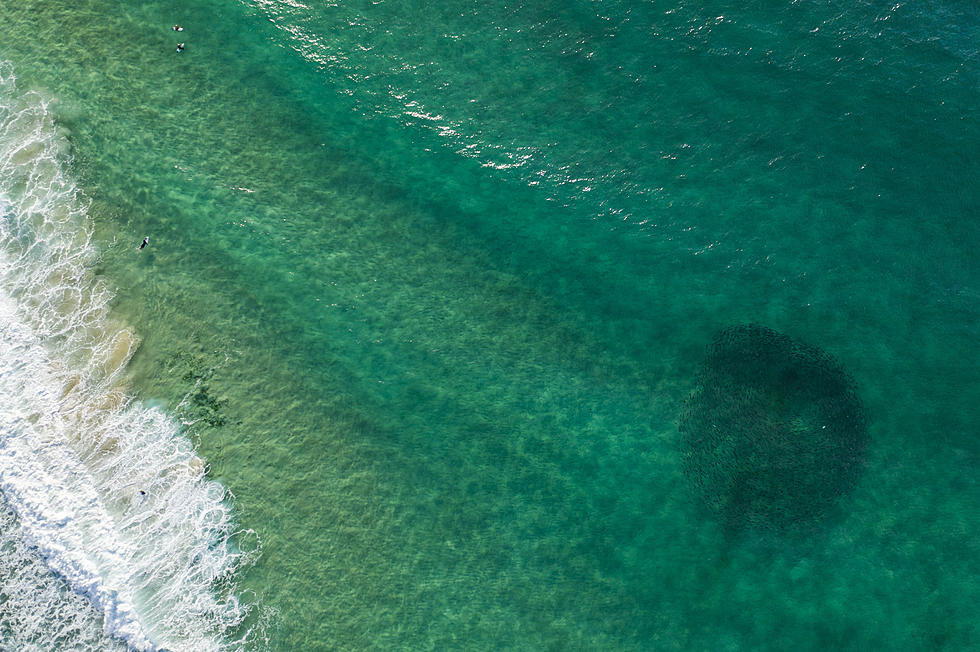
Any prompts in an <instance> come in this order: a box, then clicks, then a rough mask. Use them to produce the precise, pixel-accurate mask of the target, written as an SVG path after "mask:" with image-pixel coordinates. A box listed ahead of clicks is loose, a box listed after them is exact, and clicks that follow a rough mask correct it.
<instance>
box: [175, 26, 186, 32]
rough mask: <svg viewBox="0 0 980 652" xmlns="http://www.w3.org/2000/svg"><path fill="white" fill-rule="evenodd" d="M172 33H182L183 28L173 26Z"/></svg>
mask: <svg viewBox="0 0 980 652" xmlns="http://www.w3.org/2000/svg"><path fill="white" fill-rule="evenodd" d="M174 31H175V32H183V31H184V28H183V27H181V26H180V25H174Z"/></svg>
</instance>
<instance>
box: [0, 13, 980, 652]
mask: <svg viewBox="0 0 980 652" xmlns="http://www.w3.org/2000/svg"><path fill="white" fill-rule="evenodd" d="M416 5H417V6H416ZM0 16H2V17H3V19H4V20H3V21H0V25H2V26H0V35H3V36H4V37H6V38H5V39H4V41H5V42H8V43H10V42H17V43H18V47H16V48H12V47H11V48H6V49H0V57H2V58H4V59H6V60H9V61H10V62H11V64H12V66H11V68H10V70H11V74H13V75H15V76H16V79H17V83H16V85H17V93H20V95H16V96H13V95H12V96H11V97H12V98H13V99H9V101H10V102H13V101H15V100H16V101H22V100H20V99H17V98H21V97H24V96H25V94H27V93H28V92H29V91H31V90H35V91H37V92H38V93H40V96H41V97H43V98H47V99H46V100H45V101H50V107H51V109H50V112H51V115H53V119H54V125H56V127H53V128H56V129H57V130H60V131H58V133H60V134H62V136H63V138H64V142H65V143H66V144H67V145H66V146H65V149H66V151H65V152H64V153H63V154H62V155H61V160H62V161H63V163H64V167H65V170H66V174H67V175H68V177H69V179H70V181H71V183H77V185H78V188H80V190H81V191H82V193H84V202H82V203H81V204H79V205H80V206H84V211H82V213H83V214H84V220H82V221H83V222H84V224H90V225H91V226H90V227H84V226H83V227H79V226H78V225H77V224H68V225H61V224H60V223H59V226H58V230H57V231H56V233H57V234H58V235H57V237H58V238H61V239H60V240H58V241H59V242H62V241H65V240H64V239H67V241H68V242H72V241H73V240H72V239H73V238H74V237H75V236H74V235H73V234H75V233H79V232H82V231H84V228H91V229H92V241H91V248H92V251H91V254H90V255H88V257H87V258H85V260H84V261H81V262H80V267H81V268H82V269H84V270H85V271H84V274H85V275H87V276H86V278H89V277H91V279H93V280H92V283H95V284H97V286H98V287H102V286H103V284H104V287H105V288H106V291H107V292H108V293H110V294H111V296H112V299H111V307H110V308H109V309H110V312H111V314H109V315H108V316H107V317H106V319H111V320H113V323H119V324H122V325H121V326H119V328H125V329H127V330H126V331H125V332H127V333H131V334H132V337H133V338H134V339H133V341H134V342H135V341H136V339H135V338H138V339H139V341H140V344H139V348H138V350H137V351H136V353H135V355H134V356H133V357H132V359H131V360H129V362H128V363H127V364H126V367H125V370H124V372H122V374H123V376H124V377H125V378H124V380H123V379H122V377H120V380H119V382H120V383H121V384H122V385H124V389H125V391H126V392H127V394H126V395H127V396H134V397H135V398H136V401H135V403H133V405H134V409H140V410H148V412H147V413H148V414H153V415H154V417H153V418H154V419H159V420H161V421H160V423H164V422H167V423H173V424H182V426H183V433H182V434H178V433H172V434H168V435H167V437H176V438H181V437H188V438H189V441H190V442H192V443H193V444H194V447H195V451H194V452H186V454H188V455H195V456H198V457H200V459H202V460H206V462H207V464H208V465H209V466H208V475H207V478H208V481H219V482H220V483H221V485H223V486H224V487H226V488H227V489H228V490H230V492H231V494H232V496H231V497H229V498H228V499H226V500H224V501H222V502H220V504H221V505H222V509H225V508H227V507H229V506H230V507H232V508H233V510H234V512H235V514H234V519H235V525H234V526H233V525H231V524H228V525H227V526H225V527H228V528H237V529H238V530H242V531H254V533H255V539H254V540H253V539H252V537H251V536H250V535H249V536H248V537H247V540H246V541H245V542H244V545H245V546H246V548H247V549H248V550H251V549H252V548H253V547H254V546H256V545H258V544H256V543H255V541H256V540H257V541H259V542H261V543H260V545H261V555H260V556H259V557H258V559H257V561H255V563H254V565H252V566H248V567H244V568H240V569H239V570H237V571H235V572H234V574H233V575H232V576H231V579H230V580H228V581H227V582H226V583H225V584H221V585H220V586H216V589H217V590H219V591H225V590H228V591H233V592H234V594H235V595H238V596H239V597H240V599H241V600H242V601H243V604H245V605H251V606H252V607H253V608H252V610H251V611H250V612H249V615H248V616H247V618H246V620H245V621H243V622H241V623H238V624H237V625H231V626H230V627H228V628H226V629H225V630H220V628H218V630H214V631H218V635H219V637H221V638H222V639H223V640H224V641H225V643H226V645H227V646H228V647H236V646H237V643H236V641H238V639H239V638H241V637H243V636H245V637H246V644H245V645H246V647H249V648H258V649H265V648H268V649H277V650H278V649H283V650H286V649H333V648H347V649H351V648H353V649H375V648H403V649H436V648H439V649H444V648H468V649H482V648H488V647H495V648H527V649H661V648H683V649H700V648H704V649H722V648H767V647H768V648H773V649H784V648H789V647H793V648H799V649H826V648H828V647H840V648H849V649H851V648H859V647H868V646H874V647H887V648H906V649H919V648H922V649H935V648H943V647H946V648H949V649H964V648H968V647H970V646H973V645H977V644H978V643H977V640H978V632H977V629H976V625H975V624H974V621H975V618H973V613H974V607H973V605H975V604H976V602H977V599H978V598H980V595H978V593H980V589H978V584H977V580H976V579H975V578H976V577H978V576H980V575H978V573H977V571H978V568H977V565H978V559H980V557H978V554H977V553H978V550H977V544H976V540H977V538H976V535H977V528H976V525H975V524H974V520H975V519H973V518H972V514H974V513H976V511H977V508H978V502H980V500H978V498H980V494H978V492H977V487H976V480H975V473H974V472H973V471H974V469H975V468H976V462H977V452H978V449H977V444H976V439H975V436H974V432H975V425H974V424H975V423H976V418H977V408H976V405H977V404H978V403H977V398H978V396H977V390H976V387H977V383H976V360H975V357H974V356H971V355H970V354H969V353H970V352H971V351H972V350H973V346H972V345H973V343H974V342H975V341H976V339H977V335H978V332H977V330H978V329H977V323H978V321H977V316H978V313H980V288H978V286H977V279H978V262H977V260H978V259H977V257H976V256H974V255H973V254H972V248H971V243H973V242H977V240H978V238H977V236H978V233H977V226H976V222H975V220H973V219H971V218H972V217H973V214H974V213H975V207H976V206H977V205H978V202H977V199H978V197H977V189H976V184H975V183H974V182H973V180H975V179H976V178H978V172H980V170H978V163H977V160H976V157H975V156H972V155H971V152H974V151H976V148H977V145H978V144H980V130H978V127H977V124H980V123H978V121H977V117H978V116H977V102H976V89H977V87H978V86H977V81H978V65H977V50H976V45H975V44H976V43H977V42H978V38H977V37H978V36H980V33H978V32H980V29H978V26H980V21H978V20H977V17H976V16H975V15H974V13H973V12H971V11H969V7H967V6H966V5H961V4H958V3H955V2H947V3H935V2H934V3H928V4H925V5H918V6H915V7H912V6H909V5H887V6H886V5H880V6H879V5H874V4H870V3H866V4H861V5H857V6H852V5H844V4H837V3H822V4H809V5H801V4H799V3H790V4H786V5H783V6H777V7H773V6H772V5H769V4H767V5H762V4H761V3H749V4H745V3H732V4H728V3H724V2H713V3H702V4H700V5H696V6H695V5H685V4H680V5H676V6H668V5H657V4H648V5H644V6H628V5H625V4H623V3H614V2H604V3H572V4H570V5H569V4H568V3H562V4H560V5H555V6H535V7H530V6H525V5H510V4H502V3H491V4H486V3H482V4H480V5H473V4H467V3H455V4H453V3H450V4H448V5H440V6H439V7H438V8H434V7H430V6H427V5H420V4H418V3H415V4H410V5H405V4H404V3H398V4H390V3H378V4H374V3H369V2H363V3H361V2H353V3H342V4H341V3H338V4H335V5H321V4H310V5H309V6H305V5H303V4H302V3H286V2H273V1H259V0H256V1H255V2H240V3H236V2H230V1H229V2H221V3H211V4H210V5H208V6H205V7H200V6H196V5H192V4H191V3H153V2H151V3H144V4H141V5H140V6H138V7H126V8H119V7H116V6H111V7H110V6H109V5H108V4H106V3H104V2H101V1H95V0H91V1H87V2H80V3H73V4H71V5H67V4H65V5H60V6H59V5H57V4H54V5H53V4H51V3H44V4H43V5H35V4H33V3H26V4H24V5H18V6H16V7H4V8H3V9H2V10H0ZM419 16H424V17H425V18H424V20H423V19H419ZM175 22H180V23H181V24H182V25H183V26H184V28H185V29H184V31H183V32H181V33H180V35H179V36H178V35H177V34H175V33H174V32H173V31H171V29H170V26H171V25H173V24H174V23H175ZM27 35H30V38H27ZM178 40H182V41H184V42H185V43H186V49H185V51H184V52H183V53H181V54H177V53H176V52H174V46H175V44H176V42H177V41H178ZM5 101H8V98H5ZM58 142H61V141H58ZM69 147H70V156H69V152H68V151H67V149H68V148H69ZM80 201H81V200H80ZM64 234H67V235H64ZM146 235H149V237H150V243H149V246H148V247H147V248H146V249H144V250H143V251H142V252H140V253H137V251H136V247H137V246H138V244H139V242H140V241H141V240H142V238H143V237H144V236H146ZM32 237H34V235H33V232H32ZM36 237H37V238H38V239H39V240H41V241H44V242H47V241H48V240H49V239H50V238H52V237H53V236H51V235H49V234H41V235H37V236H36ZM13 244H16V243H13V241H10V240H5V241H4V243H3V246H4V254H7V253H8V249H7V248H8V247H9V246H13ZM68 250H69V251H71V248H70V247H69V248H68ZM107 296H109V295H107ZM15 298H16V297H15ZM19 305H21V306H22V307H21V308H20V310H21V313H19V314H30V306H29V305H27V304H19ZM69 314H71V313H69ZM745 322H758V323H761V324H764V325H766V326H768V327H770V328H774V329H776V330H778V331H780V332H784V333H787V334H789V335H791V336H793V337H796V338H799V339H801V340H802V341H805V342H807V343H809V344H810V345H813V346H817V347H820V348H821V349H823V350H826V351H827V352H829V353H830V354H831V355H833V356H835V358H837V359H838V360H839V361H840V363H841V364H842V366H843V367H844V368H845V369H846V370H847V371H848V373H849V374H850V375H851V376H852V377H853V379H854V382H855V385H856V386H857V388H858V393H859V395H860V397H861V398H862V400H863V402H864V404H865V405H866V408H867V411H868V414H869V424H870V425H869V432H870V443H869V445H868V449H867V467H866V469H865V471H864V474H863V476H862V478H861V480H860V481H859V482H858V485H857V487H856V488H855V489H854V491H853V492H850V493H848V494H847V495H846V496H844V497H843V498H842V499H841V504H840V511H839V513H837V514H836V515H835V517H834V518H832V519H828V520H827V521H826V522H824V523H821V525H820V527H819V528H818V529H817V531H815V532H813V531H810V532H807V534H806V535H805V536H803V535H800V534H799V533H795V532H772V531H758V530H755V529H752V528H747V529H744V530H741V531H739V532H737V533H736V534H735V535H733V534H732V532H731V531H730V530H728V529H726V527H725V526H724V524H721V523H718V522H717V521H716V520H715V519H713V518H712V517H711V515H710V513H708V512H707V510H705V509H704V508H703V506H702V505H701V504H700V503H699V502H698V495H697V492H696V491H694V490H693V487H692V482H691V479H690V478H689V477H687V476H685V474H684V468H683V459H684V449H683V439H682V438H681V437H680V436H679V434H678V429H677V422H678V418H679V416H680V414H681V412H682V409H683V405H684V401H685V398H686V397H687V396H688V395H689V393H690V392H691V391H692V389H693V388H694V387H695V382H696V376H697V373H698V369H699V367H700V365H701V363H702V361H703V360H704V356H705V352H706V347H707V346H708V344H709V343H710V341H711V338H712V337H713V336H714V334H715V333H717V332H718V331H719V330H720V329H722V328H724V327H726V326H728V325H730V324H736V323H745ZM8 328H9V326H8ZM5 337H6V336H5ZM6 341H8V340H7V339H5V342H6ZM53 351H54V349H51V348H50V346H49V348H48V355H49V356H50V357H51V358H52V359H53V360H55V361H56V362H57V363H58V364H64V365H69V366H70V365H73V364H76V362H73V361H71V360H67V359H66V360H62V359H61V358H60V357H59V355H58V354H57V352H56V351H54V352H53ZM125 358H126V356H125V355H122V356H121V357H119V356H113V357H112V359H113V360H114V362H112V363H110V366H113V365H116V364H121V363H122V361H124V360H125ZM32 377H33V376H32ZM35 380H36V378H35ZM151 406H152V407H151ZM4 409H6V408H4ZM5 423H6V422H5ZM158 427H159V428H161V429H163V430H166V429H167V428H170V426H162V425H158ZM173 427H174V428H176V425H174V426H173ZM167 432H168V433H169V432H170V431H167ZM5 434H6V431H5ZM154 470H155V469H154ZM202 482H203V480H202ZM202 486H203V485H202ZM216 486H217V485H216ZM4 491H5V494H4V495H5V498H7V501H8V504H9V503H10V499H9V497H8V496H7V490H6V489H5V490H4ZM215 491H217V489H216V490H215ZM214 497H219V496H217V495H215V496H214ZM14 511H17V510H16V507H14ZM223 513H224V512H223ZM21 518H23V517H21ZM178 539H179V537H178ZM34 545H35V546H36V547H37V548H38V549H39V550H41V551H43V541H41V542H40V544H38V543H35V544H34ZM49 558H50V557H48V558H44V557H43V554H42V555H39V557H38V559H40V560H42V561H43V559H49ZM35 565H36V567H37V568H38V569H41V568H42V565H41V564H35ZM44 567H51V564H50V563H45V564H44ZM55 570H57V568H55ZM5 572H6V571H5ZM37 572H38V582H39V583H41V582H58V581H60V580H58V577H61V576H63V575H64V573H62V574H61V575H56V576H53V577H54V579H52V578H51V577H49V576H48V575H46V574H45V573H43V572H42V571H41V570H38V571H37ZM69 584H70V582H69ZM76 590H77V589H76ZM202 590H204V591H205V593H206V592H207V591H206V587H205V588H203V589H202ZM23 608H24V607H23V606H19V607H17V609H23ZM4 613H6V612H4ZM99 613H100V612H99V610H98V609H96V611H95V614H94V615H92V616H91V618H96V619H97V618H99V615H98V614H99ZM135 617H136V619H137V620H138V621H139V622H140V623H142V626H143V627H145V628H152V627H154V626H155V625H156V624H157V623H161V622H168V621H169V622H175V621H180V622H184V623H185V624H186V626H185V627H184V630H182V631H183V632H184V633H182V634H181V636H187V635H188V634H187V633H186V632H187V631H190V630H193V629H194V622H195V621H194V620H193V618H192V617H191V616H189V615H187V614H183V613H182V612H180V610H179V609H177V610H174V611H171V612H169V614H166V615H164V614H163V613H162V612H151V611H150V610H143V611H140V609H139V608H138V605H137V610H136V616H135ZM0 622H4V621H0ZM11 622H13V621H11ZM229 622H232V623H234V622H235V620H234V618H232V619H231V620H230V621H229ZM185 630H186V631H185ZM86 631H87V630H86ZM222 631H223V633H221V632H222ZM247 632H249V633H247ZM212 633H213V632H212ZM52 635H54V634H52ZM79 636H80V637H81V636H90V634H79ZM51 640H54V639H51ZM79 640H80V641H82V640H85V641H89V640H90V639H82V638H80V639H79ZM168 644H169V645H171V646H172V647H173V648H174V649H180V645H179V644H177V643H168ZM86 645H87V646H95V649H98V647H97V645H98V644H97V643H90V642H85V643H79V646H80V647H83V649H84V646H86ZM187 649H192V648H187Z"/></svg>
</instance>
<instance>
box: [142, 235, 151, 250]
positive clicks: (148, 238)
mask: <svg viewBox="0 0 980 652" xmlns="http://www.w3.org/2000/svg"><path fill="white" fill-rule="evenodd" d="M148 244H150V236H146V237H145V238H143V243H142V244H141V245H140V249H141V250H142V249H143V247H145V246H146V245H148Z"/></svg>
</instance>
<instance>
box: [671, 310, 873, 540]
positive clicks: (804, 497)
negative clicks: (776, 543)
mask: <svg viewBox="0 0 980 652" xmlns="http://www.w3.org/2000/svg"><path fill="white" fill-rule="evenodd" d="M679 429H680V432H681V436H682V441H683V446H684V455H685V460H684V461H685V469H686V471H687V473H688V475H689V477H690V478H691V479H692V480H693V482H694V483H695V485H696V486H697V488H698V491H699V493H700V494H701V495H702V497H703V498H704V500H705V502H706V504H707V506H708V508H709V509H710V510H711V511H712V512H713V513H714V514H716V515H717V516H718V517H719V518H721V519H722V521H723V523H724V524H725V525H726V526H727V527H730V528H735V529H741V528H745V527H761V528H775V529H784V528H788V527H793V526H796V525H801V524H813V523H815V522H817V521H819V520H820V519H822V518H824V517H825V516H827V515H828V514H830V513H831V512H832V511H833V510H834V508H835V506H836V505H837V504H838V501H839V499H840V498H841V497H842V496H844V495H846V494H848V493H849V492H850V491H851V490H852V489H853V488H854V486H855V485H856V484H857V481H858V479H859V478H860V475H861V473H862V470H863V468H864V464H865V461H864V453H865V450H866V448H867V445H868V439H869V437H868V423H867V416H866V413H865V410H864V407H863V405H862V404H861V401H860V399H859V398H858V396H857V392H856V391H855V386H854V382H853V380H852V379H851V378H850V377H849V376H848V375H847V373H846V372H845V371H844V369H843V367H842V366H841V365H840V363H838V362H837V361H836V360H835V359H834V358H833V357H831V356H830V355H829V354H827V353H825V352H824V351H821V350H820V349H817V348H815V347H812V346H809V345H807V344H804V343H802V342H799V341H797V340H794V339H793V338H791V337H788V336H786V335H783V334H781V333H777V332H776V331H774V330H771V329H769V328H765V327H763V326H758V325H754V324H751V325H744V326H732V327H729V328H726V329H725V330H723V331H721V332H720V333H719V334H718V335H717V336H716V337H715V339H714V342H713V343H712V344H711V346H710V347H709V349H708V355H707V358H706V360H705V362H704V366H703V367H702V369H701V372H700V374H699V376H698V379H697V385H696V388H695V390H694V392H693V393H692V394H691V396H690V397H689V398H688V400H687V404H686V406H685V410H684V413H683V415H682V416H681V419H680V424H679Z"/></svg>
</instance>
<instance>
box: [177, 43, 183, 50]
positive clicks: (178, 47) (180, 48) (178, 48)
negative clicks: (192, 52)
mask: <svg viewBox="0 0 980 652" xmlns="http://www.w3.org/2000/svg"><path fill="white" fill-rule="evenodd" d="M177 51H178V52H183V51H184V44H183V43H178V44H177Z"/></svg>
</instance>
